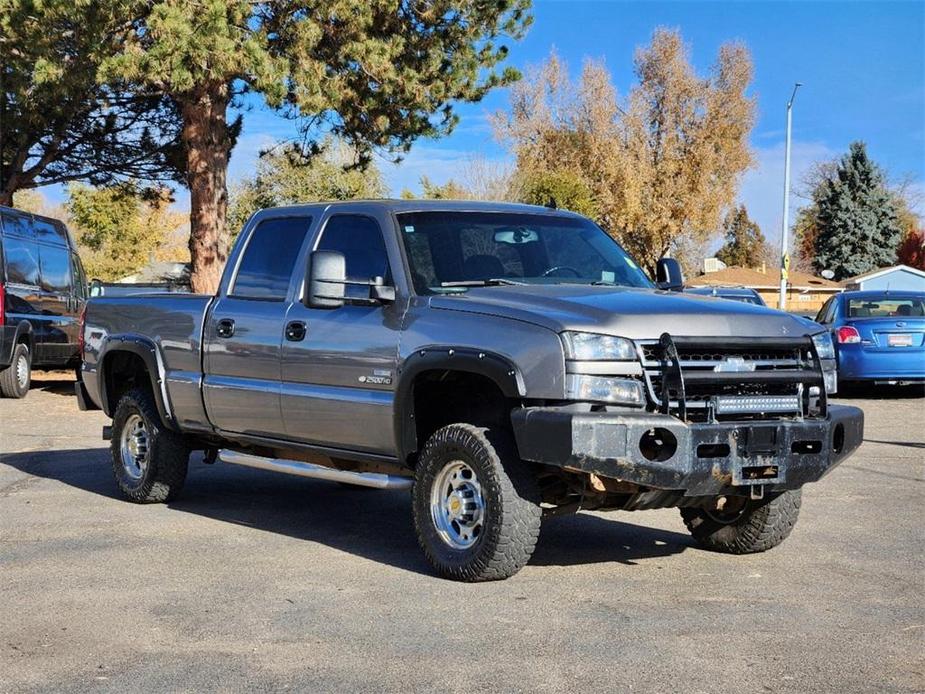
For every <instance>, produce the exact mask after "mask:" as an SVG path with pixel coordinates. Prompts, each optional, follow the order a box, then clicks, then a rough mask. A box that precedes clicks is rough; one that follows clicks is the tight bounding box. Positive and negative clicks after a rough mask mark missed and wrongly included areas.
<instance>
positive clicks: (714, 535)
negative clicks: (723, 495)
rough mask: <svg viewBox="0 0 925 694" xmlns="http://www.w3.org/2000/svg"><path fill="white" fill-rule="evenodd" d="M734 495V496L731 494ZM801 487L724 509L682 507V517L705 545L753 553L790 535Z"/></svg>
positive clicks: (716, 550)
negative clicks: (723, 511)
mask: <svg viewBox="0 0 925 694" xmlns="http://www.w3.org/2000/svg"><path fill="white" fill-rule="evenodd" d="M730 498H735V497H730ZM800 502H801V490H799V489H796V490H793V491H789V492H783V493H782V494H778V495H777V496H773V497H770V498H767V499H761V500H751V499H747V500H743V501H742V506H741V507H740V508H737V509H734V510H730V511H727V512H725V513H721V512H717V511H708V510H706V509H700V508H682V509H681V518H683V519H684V524H685V525H686V526H687V529H688V531H689V532H690V534H691V535H693V536H694V539H695V540H697V542H698V543H699V544H700V545H701V546H702V547H704V548H705V549H709V550H712V551H714V552H725V553H727V554H753V553H755V552H765V551H767V550H769V549H772V548H773V547H777V545H779V544H780V543H781V542H783V541H784V540H786V539H787V536H788V535H789V534H790V531H791V530H793V526H794V525H795V524H796V522H797V518H798V517H799V515H800Z"/></svg>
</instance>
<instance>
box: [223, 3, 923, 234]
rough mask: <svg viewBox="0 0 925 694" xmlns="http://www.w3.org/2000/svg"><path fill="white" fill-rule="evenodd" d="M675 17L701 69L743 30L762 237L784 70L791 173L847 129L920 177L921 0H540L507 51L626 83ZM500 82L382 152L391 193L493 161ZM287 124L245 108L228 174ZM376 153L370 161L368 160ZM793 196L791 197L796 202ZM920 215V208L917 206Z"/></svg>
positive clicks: (501, 104)
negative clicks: (433, 127) (790, 114)
mask: <svg viewBox="0 0 925 694" xmlns="http://www.w3.org/2000/svg"><path fill="white" fill-rule="evenodd" d="M661 25H663V26H669V27H678V28H680V30H681V32H682V35H683V36H684V39H685V40H686V41H687V42H688V43H689V44H690V46H691V51H692V60H693V62H694V65H695V66H696V68H697V69H698V71H700V72H702V73H703V72H706V71H707V70H708V69H709V66H710V64H711V63H712V62H713V61H714V59H715V57H716V54H717V51H718V49H719V46H720V45H721V44H722V43H723V42H725V41H728V40H733V39H736V40H740V41H743V42H745V43H746V44H747V45H748V47H749V48H750V50H751V52H752V57H753V60H754V64H755V78H754V82H753V86H752V89H751V91H752V93H753V94H754V95H755V96H757V97H758V121H757V124H756V126H755V128H754V130H753V132H752V137H751V145H752V148H753V150H754V153H755V156H756V166H755V168H754V169H752V170H751V171H749V172H748V173H747V174H746V176H745V177H744V179H743V182H742V186H741V190H740V199H741V200H742V201H743V202H745V203H746V205H747V206H748V208H749V211H750V213H751V214H752V216H753V217H754V218H755V219H756V220H757V221H758V222H759V223H760V224H761V226H762V229H763V230H764V231H765V234H766V235H767V236H768V237H769V238H775V237H776V238H779V227H780V220H781V215H782V210H781V207H782V190H783V159H784V128H785V122H786V121H785V105H786V102H787V99H788V97H789V96H790V91H791V89H792V87H793V83H794V82H796V81H800V82H802V83H803V84H804V87H802V88H801V90H800V92H799V94H798V97H797V100H796V102H795V106H794V128H793V140H794V146H793V177H794V180H797V181H798V180H799V178H800V175H801V174H802V172H804V171H806V169H807V168H808V167H809V166H810V165H811V164H812V163H813V162H814V161H818V160H822V159H828V158H832V157H834V156H837V155H839V154H840V153H842V152H843V151H844V150H846V149H847V146H848V144H849V143H850V142H851V141H853V140H856V139H861V140H864V141H866V142H867V143H868V146H869V148H870V153H871V155H872V156H873V157H874V159H875V160H876V161H877V162H879V163H880V164H882V165H883V166H884V167H885V168H886V169H887V170H888V172H889V174H890V175H891V177H892V178H900V177H903V176H911V177H912V178H913V179H914V180H915V181H916V182H917V187H918V189H919V190H920V191H921V190H925V184H923V182H925V79H923V76H925V3H922V2H642V1H635V2H617V1H606V0H598V1H593V2H588V1H581V0H574V1H569V0H560V1H557V2H556V1H543V0H540V1H538V2H536V3H535V6H534V23H533V26H532V27H531V28H530V31H529V32H528V34H527V36H526V38H525V39H524V40H523V41H521V42H519V43H515V44H512V45H511V55H510V61H509V63H510V64H512V65H515V66H517V67H520V68H523V67H525V66H527V65H530V64H536V63H539V62H542V61H543V60H544V59H545V58H547V57H548V55H549V53H550V51H551V50H552V49H553V48H554V49H555V50H556V51H557V52H558V53H559V55H560V56H561V57H562V58H563V59H564V60H566V61H567V62H568V63H569V65H570V69H571V70H572V72H575V71H577V70H578V69H579V68H580V66H581V62H582V60H583V59H584V58H585V57H594V58H599V59H603V60H604V61H605V63H606V65H607V67H608V69H609V70H610V72H611V74H612V76H613V80H614V83H615V84H616V86H617V89H618V91H619V92H620V93H621V94H626V92H627V91H628V89H629V88H630V86H631V85H632V83H633V80H634V77H633V73H632V57H633V51H634V50H635V48H636V47H637V46H639V45H643V44H645V43H647V42H648V41H649V39H650V37H651V34H652V31H653V29H654V28H655V27H657V26H661ZM507 99H508V95H507V93H506V91H505V90H498V91H496V92H494V93H492V94H490V95H489V96H488V97H487V98H486V99H485V100H484V101H482V102H481V103H479V104H468V105H462V106H460V107H459V110H458V113H459V115H460V116H461V122H460V125H459V127H458V128H457V130H456V131H455V132H454V133H453V134H452V135H451V136H449V137H446V138H443V139H441V140H421V141H419V142H418V143H417V144H416V145H415V146H414V148H413V149H412V152H411V154H410V155H409V156H408V157H407V159H406V160H405V162H404V163H403V164H401V165H399V166H391V165H383V170H384V172H385V175H386V178H387V181H388V183H389V184H390V186H391V187H392V191H393V193H394V194H396V195H397V194H398V192H399V191H400V190H401V189H402V188H404V187H410V188H412V189H416V188H417V187H418V186H417V181H418V179H419V177H420V176H421V175H422V174H426V175H427V176H429V177H430V178H431V179H432V180H434V181H436V182H443V181H445V180H446V179H448V178H450V177H452V176H454V175H456V174H458V172H459V170H460V167H461V166H463V165H464V164H465V162H466V161H467V160H468V159H469V158H471V157H472V156H473V155H479V156H481V157H484V158H487V159H489V160H505V159H506V158H507V157H508V155H507V153H506V152H505V151H504V150H503V148H501V147H500V146H499V145H498V144H497V143H495V142H494V140H493V138H492V134H491V130H490V128H489V126H488V123H487V116H488V114H490V113H492V112H494V111H496V110H498V109H503V108H505V107H506V105H507ZM292 127H293V126H292V124H291V123H288V122H286V121H283V120H281V119H279V118H276V117H275V116H273V115H271V114H267V113H263V112H260V111H259V110H252V111H251V112H249V113H247V114H246V115H245V125H244V131H243V134H242V138H241V141H240V144H239V146H238V149H237V151H236V152H235V154H234V156H233V160H232V167H231V172H230V178H231V179H232V180H234V179H235V178H236V177H239V176H241V175H242V174H246V173H247V172H248V171H249V170H251V169H252V167H253V164H254V158H255V156H256V154H257V152H258V151H259V150H260V148H261V147H264V146H266V144H268V143H270V142H272V141H273V140H275V139H278V138H280V137H285V136H287V135H291V133H292ZM380 163H381V162H380ZM799 202H800V201H799V200H796V199H795V200H792V201H791V209H793V208H794V206H795V205H798V204H799ZM919 212H920V214H921V212H922V210H921V209H920V210H919Z"/></svg>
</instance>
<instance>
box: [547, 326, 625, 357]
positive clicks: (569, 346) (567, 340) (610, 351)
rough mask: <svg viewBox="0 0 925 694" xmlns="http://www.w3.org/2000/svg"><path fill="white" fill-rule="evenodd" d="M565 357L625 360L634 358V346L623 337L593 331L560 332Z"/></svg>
mask: <svg viewBox="0 0 925 694" xmlns="http://www.w3.org/2000/svg"><path fill="white" fill-rule="evenodd" d="M562 343H563V344H564V345H565V358H566V359H573V360H575V361H627V360H634V361H635V359H636V347H635V346H634V345H633V343H632V342H630V341H629V340H627V339H626V338H625V337H614V336H613V335H597V334H595V333H576V332H565V333H562Z"/></svg>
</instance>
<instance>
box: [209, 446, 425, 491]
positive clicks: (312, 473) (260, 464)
mask: <svg viewBox="0 0 925 694" xmlns="http://www.w3.org/2000/svg"><path fill="white" fill-rule="evenodd" d="M218 457H219V458H220V459H221V460H222V461H223V462H225V463H231V464H232V465H243V466H245V467H254V468H257V469H259V470H271V471H272V472H282V473H284V474H287V475H298V476H299V477H313V478H315V479H319V480H329V481H331V482H343V483H345V484H355V485H357V486H359V487H374V488H375V489H411V484H412V479H411V478H410V477H399V476H398V475H385V474H382V473H379V472H350V471H349V470H335V469H334V468H330V467H324V466H322V465H315V464H313V463H303V462H302V461H299V460H286V459H285V458H264V457H263V456H259V455H251V454H250V453H240V452H238V451H229V450H227V449H222V450H220V451H219V452H218Z"/></svg>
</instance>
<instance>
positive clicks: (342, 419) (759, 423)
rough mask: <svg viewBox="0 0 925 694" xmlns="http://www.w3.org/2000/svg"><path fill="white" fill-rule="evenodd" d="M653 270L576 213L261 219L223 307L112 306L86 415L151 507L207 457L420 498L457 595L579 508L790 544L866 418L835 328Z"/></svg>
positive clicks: (422, 207)
mask: <svg viewBox="0 0 925 694" xmlns="http://www.w3.org/2000/svg"><path fill="white" fill-rule="evenodd" d="M657 274H658V280H659V281H658V283H657V284H656V283H653V282H652V281H650V279H649V278H648V277H647V275H646V273H645V272H643V270H642V269H640V267H639V266H638V265H637V264H636V263H635V262H634V261H633V259H632V258H630V257H629V255H628V254H627V253H626V252H625V251H624V250H623V249H622V248H621V247H620V245H619V244H618V243H617V242H616V241H614V240H613V239H612V238H611V237H610V236H608V235H607V234H606V233H605V232H604V231H602V230H601V229H600V228H599V227H598V226H596V225H595V224H594V223H592V222H591V221H589V220H588V219H585V218H584V217H581V216H579V215H576V214H572V213H569V212H565V211H561V210H551V209H546V208H541V207H533V206H525V205H513V204H499V203H476V202H447V201H368V202H347V203H330V204H327V203H325V204H312V205H302V206H296V207H287V208H278V209H268V210H263V211H261V212H258V213H257V214H255V215H254V216H253V217H252V218H251V219H250V220H249V221H248V222H247V224H246V225H245V227H244V229H243V230H242V232H241V234H240V235H239V236H238V238H237V241H236V243H235V246H234V248H233V250H232V252H231V254H230V257H229V259H228V262H227V266H226V268H225V270H224V275H223V277H222V279H221V282H220V286H219V288H218V291H217V293H216V295H215V296H202V295H181V294H169V295H168V294H162V295H150V296H128V297H112V298H109V297H102V298H93V299H91V300H90V302H89V305H88V309H87V311H86V315H85V324H84V326H83V336H84V342H83V344H84V353H83V380H82V382H81V383H79V384H78V385H77V391H78V398H79V402H80V403H81V407H82V408H85V409H89V408H95V407H100V408H102V409H103V410H104V411H105V413H106V414H107V415H109V416H110V417H112V420H113V421H112V426H111V428H107V430H106V432H105V434H106V435H108V436H109V437H110V438H111V451H112V468H113V472H114V475H115V479H116V482H117V484H118V486H119V488H120V489H121V491H122V493H123V494H124V495H125V496H126V497H127V498H128V499H130V500H132V501H136V502H158V501H166V500H169V499H172V498H174V497H175V496H176V495H177V494H178V493H179V492H180V489H181V487H182V486H183V482H184V479H185V477H186V471H187V463H188V459H189V456H190V452H191V451H193V450H203V451H204V452H205V453H204V455H205V460H206V461H207V462H214V461H216V460H221V461H224V462H226V463H230V464H238V465H246V466H251V467H256V468H261V469H266V470H273V471H277V472H282V473H288V474H295V475H303V476H308V477H316V478H322V479H327V480H333V481H339V482H346V483H352V484H360V485H365V486H372V487H380V488H403V489H409V490H410V491H411V507H412V513H413V516H414V524H415V528H416V533H417V536H418V540H419V542H420V545H421V547H422V549H423V551H424V554H425V555H426V557H427V559H428V560H429V562H430V563H431V565H432V566H433V567H434V569H435V570H436V571H437V572H438V573H439V574H441V575H443V576H446V577H449V578H453V579H457V580H465V581H480V580H491V579H501V578H506V577H508V576H511V575H512V574H514V573H515V572H517V571H518V570H519V569H520V568H521V567H523V566H524V565H525V564H526V563H527V561H528V560H529V558H530V556H531V554H532V552H533V550H534V547H535V545H536V542H537V538H538V536H539V532H540V525H541V521H542V519H543V518H544V517H545V516H550V515H556V514H561V513H567V512H576V511H578V510H581V509H599V510H626V511H631V510H641V509H652V508H664V507H678V508H680V510H681V515H682V517H683V519H684V521H685V523H686V524H687V527H688V528H689V529H690V532H691V533H692V534H693V536H694V537H695V538H696V539H697V540H698V541H699V542H700V543H701V544H702V545H703V546H705V547H707V548H710V549H714V550H719V551H725V552H731V553H746V552H758V551H763V550H766V549H770V548H771V547H773V546H775V545H777V544H779V543H780V542H781V541H782V540H783V539H784V538H785V537H786V536H787V535H788V533H789V532H790V530H791V528H792V527H793V524H794V522H795V521H796V518H797V514H798V511H799V507H800V488H801V487H802V486H803V485H804V484H806V483H808V482H813V481H816V480H818V479H820V478H821V477H822V476H823V475H824V474H826V473H827V472H828V471H829V470H831V469H832V468H833V467H834V466H835V465H837V464H838V463H840V462H841V461H842V460H844V459H845V458H846V457H847V456H848V455H849V454H851V452H852V451H854V450H855V449H856V448H857V446H858V445H859V444H860V442H861V439H862V430H863V416H862V413H861V411H860V410H858V409H856V408H853V407H846V406H839V405H834V404H832V403H830V402H829V395H830V394H831V393H832V392H834V391H835V388H836V382H837V377H836V371H835V361H834V357H835V354H834V351H833V346H832V341H831V339H830V337H829V335H828V333H826V332H825V331H824V330H822V329H821V328H820V327H819V326H814V327H813V324H810V323H809V322H808V321H801V320H800V319H797V318H795V317H793V316H790V315H788V314H785V313H781V312H779V311H775V310H771V309H768V308H766V307H762V306H755V305H749V304H744V303H740V302H729V301H716V300H715V299H712V298H708V297H700V296H696V295H691V294H687V293H682V292H681V291H679V290H680V289H681V287H682V279H681V273H680V269H679V267H678V264H677V262H676V261H673V260H671V259H663V260H662V261H660V262H659V265H658V273H657ZM332 489H333V488H332ZM319 493H322V491H321V490H320V489H319ZM331 493H334V492H333V491H332V492H331ZM576 541H580V539H578V538H576Z"/></svg>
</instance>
